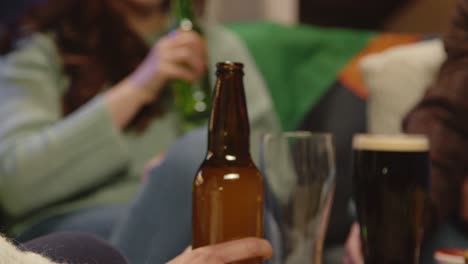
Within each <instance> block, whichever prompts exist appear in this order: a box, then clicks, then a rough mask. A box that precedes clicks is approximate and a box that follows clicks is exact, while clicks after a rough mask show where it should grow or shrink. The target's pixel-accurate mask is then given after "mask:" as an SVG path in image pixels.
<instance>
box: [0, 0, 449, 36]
mask: <svg viewBox="0 0 468 264" xmlns="http://www.w3.org/2000/svg"><path fill="white" fill-rule="evenodd" d="M28 1H32V0H1V1H0V18H2V19H5V18H8V17H11V16H13V15H14V14H15V12H17V11H18V10H20V9H21V7H22V6H24V4H25V3H26V2H28ZM34 1H38V0H34ZM454 4H455V0H381V1H375V0H236V1H232V0H208V7H207V14H208V16H209V17H211V18H213V19H215V20H217V21H221V22H234V21H254V20H273V21H278V22H281V23H285V24H294V23H298V22H302V23H309V24H314V25H320V26H332V27H348V28H364V29H375V30H385V31H394V32H424V33H440V32H444V31H445V30H446V29H447V27H448V24H449V17H450V13H451V10H452V8H453V7H454Z"/></svg>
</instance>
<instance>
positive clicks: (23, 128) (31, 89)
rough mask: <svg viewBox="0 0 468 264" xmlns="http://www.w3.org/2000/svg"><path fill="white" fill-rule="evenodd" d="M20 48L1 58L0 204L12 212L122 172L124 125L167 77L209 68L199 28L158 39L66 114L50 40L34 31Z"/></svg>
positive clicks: (125, 159) (69, 194)
mask: <svg viewBox="0 0 468 264" xmlns="http://www.w3.org/2000/svg"><path fill="white" fill-rule="evenodd" d="M22 46H23V47H20V48H19V49H18V50H17V51H15V52H13V53H11V54H9V55H7V56H6V57H5V58H3V59H2V61H1V64H0V87H1V88H0V120H1V122H0V200H1V201H0V202H1V203H2V207H3V208H4V209H5V210H6V211H7V214H8V215H10V216H13V217H16V216H20V215H23V214H25V213H27V212H29V211H31V210H34V209H39V208H41V207H44V206H46V205H49V204H51V203H55V202H59V201H61V200H63V199H66V198H69V197H72V196H74V195H77V194H78V193H80V192H83V191H85V190H89V189H90V188H94V187H95V186H98V185H99V184H101V183H104V182H105V181H108V180H110V179H111V178H112V177H114V176H115V175H117V174H118V172H119V171H121V170H125V169H126V164H127V162H128V161H129V155H130V154H129V153H128V150H127V147H126V146H125V142H124V140H123V138H122V134H121V133H122V132H121V129H122V128H123V127H125V126H126V124H127V123H128V122H130V120H131V119H132V118H133V116H135V114H136V113H137V112H138V111H139V109H140V108H141V107H142V106H143V105H145V104H148V103H151V102H152V101H153V100H154V99H155V98H157V96H158V94H159V91H160V89H162V87H163V86H164V84H165V83H166V82H167V81H168V80H170V79H175V78H177V79H184V80H187V81H190V80H194V79H195V78H197V76H200V75H201V74H202V72H203V71H204V70H205V67H206V65H205V63H204V56H205V49H204V43H203V41H202V40H201V38H200V37H199V36H198V35H197V34H195V33H193V32H183V33H180V34H176V35H173V36H171V37H165V38H162V39H161V40H160V41H158V43H157V44H156V45H155V46H154V47H153V48H152V50H151V52H150V53H149V54H148V56H147V58H146V59H145V60H144V61H143V62H142V63H141V65H140V66H139V67H138V68H137V69H136V70H135V72H133V73H132V74H131V75H129V76H128V77H127V78H126V79H124V80H123V81H121V82H120V83H118V84H116V85H115V86H113V87H110V88H109V89H108V90H107V92H105V93H103V94H101V95H99V96H96V97H95V98H94V99H93V100H91V101H90V102H88V103H86V104H85V105H83V106H82V107H80V108H79V109H78V110H76V111H75V112H74V113H72V114H70V115H68V116H67V117H65V118H64V117H63V116H62V106H61V103H62V98H61V96H62V93H63V91H64V90H65V89H67V88H68V83H67V81H66V80H64V79H63V77H62V73H61V71H62V70H61V65H60V64H61V62H60V58H59V55H58V52H57V50H56V47H55V45H54V43H53V40H52V39H51V38H50V37H47V36H45V35H39V34H38V35H36V36H34V37H33V38H32V39H30V40H29V41H28V42H24V43H23V45H22ZM31 194H32V195H31Z"/></svg>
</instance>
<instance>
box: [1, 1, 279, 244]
mask: <svg viewBox="0 0 468 264" xmlns="http://www.w3.org/2000/svg"><path fill="white" fill-rule="evenodd" d="M170 4H171V3H170V1H168V0H119V1H114V0H48V1H40V2H39V3H38V4H36V5H34V7H33V8H32V9H30V11H29V12H28V13H26V14H25V15H24V16H23V17H22V18H21V19H20V20H18V21H17V23H16V24H14V25H13V26H12V27H10V28H9V29H8V30H7V31H6V34H5V35H3V36H2V38H1V41H0V52H1V53H2V54H3V56H2V57H1V58H0V120H1V122H0V194H1V195H0V205H1V213H2V214H3V216H2V221H3V222H4V225H6V228H7V230H8V231H9V232H10V234H20V233H22V234H23V236H22V238H23V239H30V238H33V237H36V236H40V235H43V234H46V233H50V232H54V231H68V230H72V231H88V232H93V233H95V234H98V235H100V236H101V237H104V238H106V239H107V238H109V236H110V235H111V233H112V232H113V229H114V225H115V223H117V222H118V221H119V220H120V219H121V218H122V215H124V214H125V213H126V212H127V205H128V203H129V201H130V200H131V199H132V197H134V194H135V193H136V190H137V189H138V186H139V185H140V182H141V176H142V174H143V173H144V170H145V165H147V164H148V163H149V164H150V165H154V164H153V162H152V160H153V159H154V157H159V156H160V155H161V154H162V153H164V152H165V151H166V150H167V149H168V148H169V146H171V145H172V143H174V142H175V141H176V138H177V137H178V129H177V124H178V122H180V120H179V117H178V116H177V115H176V114H175V111H174V107H173V103H172V100H171V96H170V91H169V90H168V89H167V87H166V86H167V84H168V82H170V81H171V80H175V79H180V80H185V81H189V82H190V81H194V80H197V79H198V78H200V77H201V76H202V75H204V74H206V73H207V71H208V72H209V69H210V66H214V64H215V62H218V61H224V60H237V61H241V62H243V63H244V64H245V65H246V67H245V68H246V77H245V84H246V96H247V100H248V107H249V112H250V121H251V127H252V130H253V131H252V132H254V133H253V134H256V133H259V132H261V131H265V130H268V131H271V130H275V129H277V127H278V123H277V120H276V116H275V115H274V110H273V107H272V102H271V100H270V97H269V94H268V90H267V88H266V87H265V83H264V81H263V79H262V77H261V76H260V74H259V72H258V70H257V69H256V66H255V63H254V62H253V61H252V58H251V57H250V55H249V52H248V50H247V49H246V47H245V45H244V44H243V43H242V41H241V40H240V39H239V38H238V37H237V36H235V35H234V34H233V33H231V32H230V31H228V30H226V29H225V28H223V27H221V26H216V25H212V24H210V23H203V30H204V32H205V36H206V38H202V37H201V36H200V35H199V34H197V33H195V32H191V31H190V32H181V31H176V32H172V33H171V34H166V32H167V28H169V24H170V22H171V16H170V12H169V10H170ZM200 6H201V3H198V7H200ZM209 75H210V76H211V74H209ZM252 145H256V144H252ZM185 148H190V143H189V144H188V145H186V146H185ZM201 151H202V152H204V151H205V150H204V149H203V150H201ZM201 154H203V153H201ZM156 160H157V159H156ZM196 162H198V160H196ZM175 166H180V164H179V165H175ZM167 174H171V175H170V176H171V177H172V178H173V179H174V181H169V182H168V183H167V184H169V185H170V186H172V188H171V189H157V188H159V186H156V187H155V188H156V189H154V190H151V192H153V193H159V194H161V192H162V194H165V193H171V194H172V193H177V192H178V187H179V186H177V185H176V183H177V182H178V181H180V182H182V183H180V184H185V185H187V186H189V185H191V181H192V179H191V178H192V176H193V175H188V174H187V175H186V174H184V175H177V174H176V173H173V172H171V171H168V172H167ZM160 177H161V178H164V176H160V175H156V174H155V175H152V176H151V177H150V179H149V181H151V180H152V179H151V178H160ZM177 184H179V183H177ZM165 187H167V186H165ZM163 196H164V195H163ZM170 206H171V205H170V204H168V205H167V207H170ZM153 217H154V218H157V217H158V216H157V215H155V216H153ZM25 231H26V232H25Z"/></svg>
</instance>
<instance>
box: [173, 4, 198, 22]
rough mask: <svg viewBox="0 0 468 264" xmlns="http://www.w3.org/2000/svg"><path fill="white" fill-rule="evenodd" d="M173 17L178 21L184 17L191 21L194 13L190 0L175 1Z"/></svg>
mask: <svg viewBox="0 0 468 264" xmlns="http://www.w3.org/2000/svg"><path fill="white" fill-rule="evenodd" d="M174 17H175V18H176V19H177V20H179V21H181V20H184V19H188V20H190V21H193V19H194V15H193V7H192V0H177V1H175V6H174Z"/></svg>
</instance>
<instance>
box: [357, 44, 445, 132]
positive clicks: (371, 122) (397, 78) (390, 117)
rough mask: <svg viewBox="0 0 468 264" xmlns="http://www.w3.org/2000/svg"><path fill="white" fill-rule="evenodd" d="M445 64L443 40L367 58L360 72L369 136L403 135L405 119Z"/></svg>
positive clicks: (390, 50)
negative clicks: (366, 91) (364, 86)
mask: <svg viewBox="0 0 468 264" xmlns="http://www.w3.org/2000/svg"><path fill="white" fill-rule="evenodd" d="M444 60H445V51H444V48H443V43H442V41H441V40H440V39H432V40H426V41H421V42H418V43H414V44H407V45H401V46H397V47H393V48H389V49H387V50H385V51H383V52H381V53H377V54H373V55H369V56H366V57H364V58H363V59H362V60H361V61H360V68H361V71H362V77H363V80H364V83H365V85H366V87H367V90H368V98H367V102H368V107H367V123H368V132H370V133H400V132H401V122H402V119H403V118H404V117H405V115H406V114H407V113H408V112H409V110H411V108H412V107H414V105H415V104H416V103H417V102H418V101H419V100H420V99H421V97H422V95H423V94H424V91H425V90H426V88H427V86H428V85H429V84H430V83H431V82H432V81H433V80H434V78H435V77H436V76H437V73H438V71H439V68H440V66H441V64H442V62H443V61H444Z"/></svg>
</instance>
